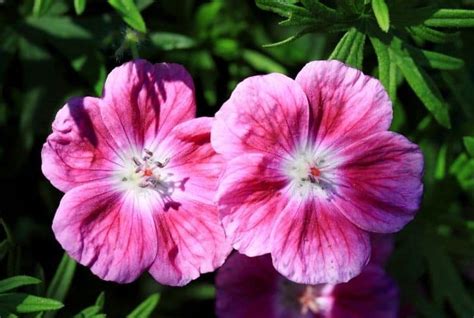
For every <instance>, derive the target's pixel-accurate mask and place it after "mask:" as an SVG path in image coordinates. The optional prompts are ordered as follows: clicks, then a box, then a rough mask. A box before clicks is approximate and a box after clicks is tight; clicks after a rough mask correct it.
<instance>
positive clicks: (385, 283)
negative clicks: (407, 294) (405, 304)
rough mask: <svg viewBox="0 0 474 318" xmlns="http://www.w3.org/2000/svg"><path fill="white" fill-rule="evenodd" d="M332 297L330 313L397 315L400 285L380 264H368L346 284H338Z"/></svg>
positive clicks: (351, 317)
mask: <svg viewBox="0 0 474 318" xmlns="http://www.w3.org/2000/svg"><path fill="white" fill-rule="evenodd" d="M333 299H334V303H333V306H332V309H331V311H330V313H328V316H329V317H334V318H359V317H371V318H372V317H373V318H396V317H398V306H399V291H398V288H397V285H396V284H395V282H394V281H393V279H391V278H390V277H389V276H388V275H387V274H386V273H385V271H384V270H383V269H382V268H381V267H379V266H374V265H369V266H367V267H366V268H365V269H364V271H363V272H362V273H361V274H360V275H359V276H357V277H355V278H353V279H352V280H350V281H349V282H347V283H345V284H338V285H336V286H335V287H334V289H333Z"/></svg>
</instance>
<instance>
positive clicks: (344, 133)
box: [296, 61, 392, 148]
mask: <svg viewBox="0 0 474 318" xmlns="http://www.w3.org/2000/svg"><path fill="white" fill-rule="evenodd" d="M296 82H298V84H300V85H301V87H302V88H303V90H304V91H305V93H306V95H307V96H308V100H309V103H310V107H311V109H312V128H310V129H311V131H312V133H313V134H314V135H313V139H314V141H315V143H316V145H317V144H320V143H324V144H325V147H327V148H330V147H331V146H332V147H333V148H338V147H342V146H344V145H347V144H350V143H352V142H354V141H356V140H358V139H360V138H364V137H366V136H370V135H371V134H374V133H376V132H380V131H385V130H387V129H388V128H389V127H390V123H391V121H392V104H391V102H390V98H389V97H388V95H387V93H386V91H385V89H384V88H383V86H382V84H380V82H379V81H378V80H376V79H374V78H372V77H369V76H366V75H364V74H363V73H362V72H361V71H359V70H357V69H354V68H351V67H348V66H346V65H344V64H343V63H341V62H339V61H314V62H310V63H308V64H306V66H304V67H303V69H302V70H301V71H300V72H299V73H298V76H297V77H296Z"/></svg>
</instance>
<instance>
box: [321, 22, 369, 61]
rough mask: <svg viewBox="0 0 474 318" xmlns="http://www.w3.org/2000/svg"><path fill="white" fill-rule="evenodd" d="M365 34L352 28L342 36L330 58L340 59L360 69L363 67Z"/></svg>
mask: <svg viewBox="0 0 474 318" xmlns="http://www.w3.org/2000/svg"><path fill="white" fill-rule="evenodd" d="M365 38H366V36H365V34H364V33H362V32H360V31H358V30H357V29H356V28H351V29H350V30H349V31H347V33H346V34H344V36H343V37H342V38H341V40H340V41H339V43H338V44H337V45H336V48H335V49H334V51H333V52H332V53H331V55H330V56H329V59H333V60H340V61H342V62H345V63H347V64H349V65H352V66H354V67H356V68H358V69H362V62H363V58H364V44H365Z"/></svg>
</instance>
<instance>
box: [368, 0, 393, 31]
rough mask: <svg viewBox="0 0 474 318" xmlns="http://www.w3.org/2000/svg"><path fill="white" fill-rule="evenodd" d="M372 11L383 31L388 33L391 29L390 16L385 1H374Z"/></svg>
mask: <svg viewBox="0 0 474 318" xmlns="http://www.w3.org/2000/svg"><path fill="white" fill-rule="evenodd" d="M372 10H374V15H375V19H377V23H378V24H379V26H380V28H381V29H382V31H384V32H387V31H388V29H389V28H390V14H389V12H388V6H387V4H386V3H385V0H372Z"/></svg>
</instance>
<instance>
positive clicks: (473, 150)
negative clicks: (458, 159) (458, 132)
mask: <svg viewBox="0 0 474 318" xmlns="http://www.w3.org/2000/svg"><path fill="white" fill-rule="evenodd" d="M463 141H464V146H465V147H466V150H467V152H468V153H469V155H470V156H471V157H473V158H474V137H471V136H466V137H464V138H463Z"/></svg>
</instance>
